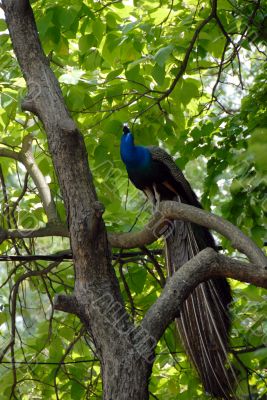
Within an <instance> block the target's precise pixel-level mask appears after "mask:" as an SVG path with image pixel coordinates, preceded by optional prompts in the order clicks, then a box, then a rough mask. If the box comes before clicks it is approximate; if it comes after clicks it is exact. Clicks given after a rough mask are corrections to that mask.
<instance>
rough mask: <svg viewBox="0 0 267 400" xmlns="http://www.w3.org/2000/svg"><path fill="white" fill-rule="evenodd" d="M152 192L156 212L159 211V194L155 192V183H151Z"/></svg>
mask: <svg viewBox="0 0 267 400" xmlns="http://www.w3.org/2000/svg"><path fill="white" fill-rule="evenodd" d="M153 190H154V195H155V199H156V202H155V211H158V210H159V205H160V194H159V192H158V191H157V186H156V184H155V183H153Z"/></svg>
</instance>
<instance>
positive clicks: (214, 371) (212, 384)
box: [166, 221, 235, 399]
mask: <svg viewBox="0 0 267 400" xmlns="http://www.w3.org/2000/svg"><path fill="white" fill-rule="evenodd" d="M174 226H175V229H174V232H172V234H171V235H169V237H168V238H167V239H166V252H167V254H166V258H167V269H168V274H169V275H172V274H173V273H174V271H175V270H177V269H178V268H179V267H181V266H182V265H183V264H184V263H185V262H186V261H188V260H189V259H190V258H192V257H193V256H194V255H196V254H197V253H198V252H199V251H200V250H202V249H203V248H205V247H208V246H212V247H214V241H213V238H212V236H211V234H210V233H209V231H208V230H206V229H205V228H201V227H197V229H195V227H194V225H193V224H191V223H189V222H184V221H175V225H174ZM230 301H231V294H230V287H229V284H228V282H227V281H226V279H222V278H216V279H211V280H209V281H207V282H203V283H201V284H199V285H198V286H197V287H196V288H195V289H194V290H193V292H192V293H191V294H190V295H189V297H188V298H187V299H186V301H185V302H184V304H183V306H182V308H181V310H180V318H177V320H176V325H177V329H178V332H179V334H180V337H181V339H182V342H183V344H184V347H185V349H186V351H187V353H188V355H189V357H190V359H191V362H192V363H193V365H194V366H195V368H196V370H197V372H198V374H199V376H200V378H201V381H202V382H203V385H204V388H205V390H206V391H207V392H208V393H210V394H212V395H213V396H216V397H218V398H222V399H234V398H235V395H234V391H233V386H234V378H233V377H234V372H233V370H232V369H231V368H227V367H226V362H227V353H228V334H229V328H230V319H229V312H228V304H229V303H230Z"/></svg>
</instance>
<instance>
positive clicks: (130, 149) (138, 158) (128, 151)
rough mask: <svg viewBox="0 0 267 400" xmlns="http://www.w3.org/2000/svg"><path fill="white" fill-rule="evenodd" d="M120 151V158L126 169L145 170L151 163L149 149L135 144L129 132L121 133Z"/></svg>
mask: <svg viewBox="0 0 267 400" xmlns="http://www.w3.org/2000/svg"><path fill="white" fill-rule="evenodd" d="M120 151H121V159H122V161H123V162H124V164H125V165H126V168H127V170H128V171H129V170H131V171H136V172H137V171H145V170H146V169H148V168H149V166H150V165H151V161H152V158H151V154H150V152H149V150H148V149H147V148H146V147H143V146H135V144H134V138H133V135H132V134H131V132H129V133H127V134H124V135H122V138H121V146H120Z"/></svg>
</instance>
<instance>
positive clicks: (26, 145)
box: [20, 134, 58, 223]
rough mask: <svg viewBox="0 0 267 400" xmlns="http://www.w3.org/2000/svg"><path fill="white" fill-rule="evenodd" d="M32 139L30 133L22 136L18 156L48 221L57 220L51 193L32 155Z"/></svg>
mask: <svg viewBox="0 0 267 400" xmlns="http://www.w3.org/2000/svg"><path fill="white" fill-rule="evenodd" d="M32 141H33V136H32V135H31V134H29V135H27V136H25V137H24V139H23V142H22V149H21V151H20V158H21V161H22V162H23V164H24V165H25V167H26V169H27V171H28V173H29V174H30V176H31V178H32V180H33V182H34V183H35V185H36V187H37V189H38V192H39V195H40V197H41V200H42V203H43V206H44V210H45V213H46V215H47V218H48V222H49V223H53V222H56V221H58V216H57V211H56V206H55V203H54V200H53V197H52V195H51V191H50V188H49V186H48V184H47V183H46V180H45V177H44V175H43V174H42V172H41V171H40V169H39V167H38V165H37V164H36V162H35V159H34V157H33V153H32Z"/></svg>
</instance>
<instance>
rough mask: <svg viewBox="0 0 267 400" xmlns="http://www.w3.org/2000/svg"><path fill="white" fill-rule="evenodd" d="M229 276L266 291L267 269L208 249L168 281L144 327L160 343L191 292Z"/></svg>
mask: <svg viewBox="0 0 267 400" xmlns="http://www.w3.org/2000/svg"><path fill="white" fill-rule="evenodd" d="M215 277H216V278H217V277H228V278H233V279H237V280H239V281H242V282H249V283H252V284H253V285H256V286H260V287H263V288H267V268H266V267H264V266H261V265H255V264H249V263H243V262H240V261H237V260H234V259H232V258H229V257H226V256H224V255H222V254H218V253H217V252H216V251H215V250H213V249H211V248H207V249H205V250H202V251H201V252H200V253H198V254H197V255H196V256H195V257H194V258H191V259H190V260H189V261H188V262H187V263H185V264H184V265H183V266H182V267H181V268H179V269H178V270H177V271H176V272H175V273H174V275H173V276H172V277H171V278H169V279H168V281H167V283H166V285H165V287H164V289H163V291H162V293H161V295H160V297H159V298H158V300H157V301H156V302H155V303H154V304H153V305H152V306H151V307H150V309H149V310H148V312H147V313H146V315H145V317H144V319H143V321H142V327H143V328H144V329H146V330H147V331H148V332H149V333H150V335H152V336H153V337H154V338H155V341H158V340H159V339H160V337H161V336H162V335H163V333H164V331H165V329H166V328H167V326H168V325H169V324H170V323H171V321H173V320H174V319H175V318H176V317H177V315H178V313H179V309H180V308H181V305H182V304H183V302H184V301H185V299H186V298H187V296H188V295H189V294H190V293H191V292H192V290H193V289H194V288H195V287H196V286H197V285H198V284H199V283H200V282H203V281H206V280H208V279H210V278H215Z"/></svg>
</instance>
